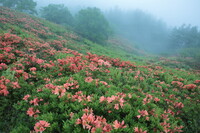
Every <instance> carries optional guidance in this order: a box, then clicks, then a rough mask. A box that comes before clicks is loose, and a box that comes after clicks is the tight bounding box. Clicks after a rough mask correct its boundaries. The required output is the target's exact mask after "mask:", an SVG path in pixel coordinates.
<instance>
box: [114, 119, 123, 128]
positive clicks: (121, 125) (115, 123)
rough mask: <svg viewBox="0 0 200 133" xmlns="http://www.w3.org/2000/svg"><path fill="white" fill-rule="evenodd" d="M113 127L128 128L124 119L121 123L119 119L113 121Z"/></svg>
mask: <svg viewBox="0 0 200 133" xmlns="http://www.w3.org/2000/svg"><path fill="white" fill-rule="evenodd" d="M113 127H114V129H118V128H126V125H124V121H122V122H121V123H120V122H118V120H115V121H114V122H113Z"/></svg>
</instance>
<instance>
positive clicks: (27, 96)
mask: <svg viewBox="0 0 200 133" xmlns="http://www.w3.org/2000/svg"><path fill="white" fill-rule="evenodd" d="M29 97H31V95H29V94H27V95H25V96H24V98H23V100H25V101H27V100H28V98H29Z"/></svg>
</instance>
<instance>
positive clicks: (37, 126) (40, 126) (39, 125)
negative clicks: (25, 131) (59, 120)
mask: <svg viewBox="0 0 200 133" xmlns="http://www.w3.org/2000/svg"><path fill="white" fill-rule="evenodd" d="M46 127H50V123H48V122H46V121H43V120H40V121H39V122H37V123H36V124H35V126H34V130H35V131H36V132H43V131H44V130H46Z"/></svg>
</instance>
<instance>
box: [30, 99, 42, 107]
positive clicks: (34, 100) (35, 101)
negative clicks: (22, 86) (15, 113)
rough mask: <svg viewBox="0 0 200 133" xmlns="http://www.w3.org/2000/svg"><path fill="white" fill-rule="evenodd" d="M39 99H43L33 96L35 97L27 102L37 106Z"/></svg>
mask: <svg viewBox="0 0 200 133" xmlns="http://www.w3.org/2000/svg"><path fill="white" fill-rule="evenodd" d="M40 101H43V99H38V98H35V99H33V100H31V101H30V102H29V103H30V104H34V106H37V105H38V102H40Z"/></svg>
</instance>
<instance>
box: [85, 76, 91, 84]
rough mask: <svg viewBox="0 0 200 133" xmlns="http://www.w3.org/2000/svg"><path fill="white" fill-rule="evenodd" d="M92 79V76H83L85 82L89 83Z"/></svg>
mask: <svg viewBox="0 0 200 133" xmlns="http://www.w3.org/2000/svg"><path fill="white" fill-rule="evenodd" d="M92 81H93V79H92V77H87V78H85V82H88V83H90V82H92Z"/></svg>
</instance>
